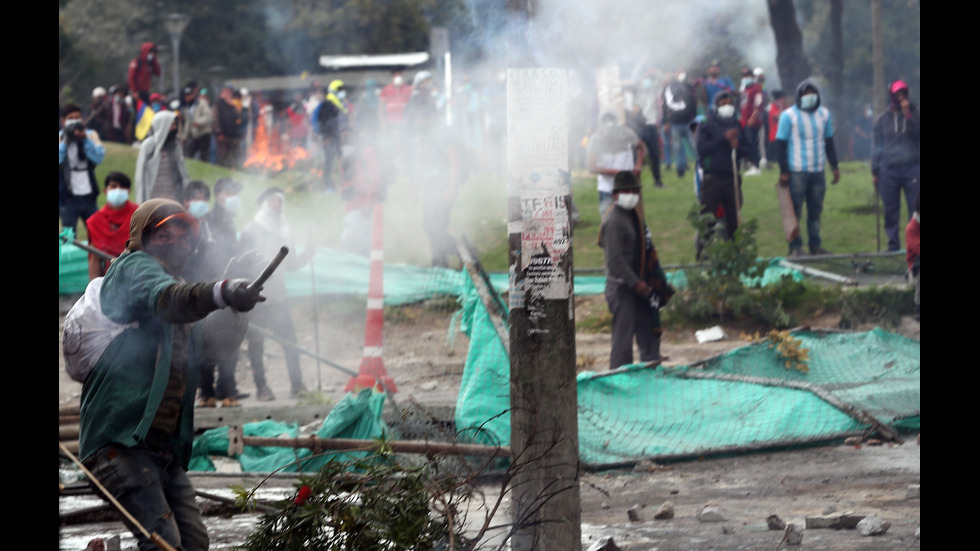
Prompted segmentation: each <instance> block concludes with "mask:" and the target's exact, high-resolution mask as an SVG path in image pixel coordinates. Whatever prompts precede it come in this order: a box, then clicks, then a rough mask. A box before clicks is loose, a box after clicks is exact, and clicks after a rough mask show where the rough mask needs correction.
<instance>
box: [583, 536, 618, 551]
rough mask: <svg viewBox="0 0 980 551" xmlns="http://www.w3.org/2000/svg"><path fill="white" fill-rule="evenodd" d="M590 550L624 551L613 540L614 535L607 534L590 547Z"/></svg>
mask: <svg viewBox="0 0 980 551" xmlns="http://www.w3.org/2000/svg"><path fill="white" fill-rule="evenodd" d="M588 551H622V549H620V548H619V546H618V545H616V542H615V541H613V538H612V536H606V537H604V538H602V539H601V540H599V541H597V542H595V544H594V545H593V546H592V547H590V548H589V549H588Z"/></svg>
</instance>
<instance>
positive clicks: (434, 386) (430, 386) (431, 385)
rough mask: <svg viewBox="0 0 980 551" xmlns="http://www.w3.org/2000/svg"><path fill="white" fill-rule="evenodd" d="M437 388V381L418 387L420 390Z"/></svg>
mask: <svg viewBox="0 0 980 551" xmlns="http://www.w3.org/2000/svg"><path fill="white" fill-rule="evenodd" d="M438 386H439V383H438V382H437V381H427V382H424V383H422V384H421V385H419V388H420V389H422V390H435V389H436V388H437V387H438Z"/></svg>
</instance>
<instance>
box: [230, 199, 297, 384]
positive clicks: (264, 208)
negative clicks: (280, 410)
mask: <svg viewBox="0 0 980 551" xmlns="http://www.w3.org/2000/svg"><path fill="white" fill-rule="evenodd" d="M258 203H259V212H257V213H256V214H255V218H254V219H253V220H252V221H251V222H249V223H248V225H246V226H245V228H244V229H243V230H242V236H241V248H242V250H243V251H247V252H248V251H254V253H256V254H255V256H256V257H257V258H259V259H263V264H264V262H268V261H269V260H270V259H272V258H273V257H275V255H276V254H277V253H278V252H279V249H280V248H282V247H288V248H289V250H290V251H295V249H296V247H295V237H294V236H293V231H292V228H290V225H289V222H288V221H287V219H286V195H285V193H283V190H282V189H280V188H278V187H270V188H268V189H266V190H265V191H263V192H262V193H261V194H259V197H258ZM314 252H315V249H314V247H313V245H312V243H308V244H307V246H306V248H305V250H304V251H303V252H301V253H298V254H297V253H293V252H291V253H290V254H289V255H288V256H287V257H286V259H285V260H284V261H283V265H282V269H283V270H284V271H294V270H298V269H300V268H302V267H303V266H305V265H306V264H307V263H308V262H309V261H310V260H312V258H313V253H314ZM253 268H255V269H256V273H255V276H258V274H259V273H260V271H261V269H262V265H258V266H254V267H253ZM266 289H267V291H268V292H267V294H268V297H269V301H268V302H266V303H264V304H262V305H261V306H260V307H259V308H256V309H255V311H254V312H252V314H251V321H252V323H253V325H255V326H257V327H259V328H261V329H264V330H266V331H268V332H271V333H273V334H274V335H276V336H277V337H279V339H281V344H282V348H283V354H284V355H285V356H286V371H287V373H288V374H289V381H290V385H291V392H290V395H291V396H293V397H296V396H299V395H300V394H302V393H304V392H306V385H304V384H303V372H302V371H301V370H300V362H299V352H298V351H297V350H296V332H295V331H294V329H293V321H292V318H291V316H290V313H289V304H288V303H287V302H286V283H285V280H284V278H283V273H282V272H276V273H274V274H273V275H272V277H271V278H269V280H268V282H266ZM264 351H265V335H264V334H263V333H262V332H261V331H259V330H250V331H249V332H248V358H249V362H250V363H251V364H252V376H253V377H254V379H255V388H256V389H258V390H257V396H256V398H257V399H258V400H260V401H272V400H275V398H276V397H275V394H274V393H273V392H272V389H271V388H269V386H268V384H267V382H266V378H265V362H264V360H263V354H264Z"/></svg>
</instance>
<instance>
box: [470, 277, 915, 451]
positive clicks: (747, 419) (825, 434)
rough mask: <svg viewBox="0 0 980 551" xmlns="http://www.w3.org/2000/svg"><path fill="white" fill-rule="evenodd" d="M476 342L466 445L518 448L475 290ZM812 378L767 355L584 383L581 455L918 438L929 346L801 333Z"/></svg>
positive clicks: (754, 351)
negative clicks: (884, 430)
mask: <svg viewBox="0 0 980 551" xmlns="http://www.w3.org/2000/svg"><path fill="white" fill-rule="evenodd" d="M463 292H464V301H463V303H464V309H463V316H462V317H463V320H462V326H463V327H464V331H466V332H467V334H468V335H470V339H471V348H470V356H469V357H468V358H467V362H466V366H465V370H464V373H463V382H462V385H461V391H460V395H459V399H458V401H457V404H456V419H455V421H456V429H457V431H460V435H461V439H465V440H468V441H471V442H475V443H483V444H500V445H509V443H510V425H509V423H508V421H509V417H508V415H507V411H508V409H509V407H510V387H509V380H510V379H509V369H510V366H509V360H508V358H507V356H506V354H504V353H503V346H502V345H501V344H500V341H499V338H498V337H497V335H496V333H495V330H494V328H493V325H492V322H491V321H490V319H489V317H488V315H487V313H486V310H485V309H484V308H483V304H482V302H481V301H480V300H479V299H478V298H477V297H476V292H475V289H474V288H473V287H472V286H470V285H465V284H464V289H463ZM791 336H792V337H793V338H795V339H798V340H799V341H800V346H801V348H806V349H807V351H808V354H809V360H808V362H807V363H808V367H809V372H803V371H799V370H796V369H788V368H787V367H786V365H785V362H786V359H785V358H784V357H782V355H781V354H780V353H779V352H778V351H777V350H776V349H775V348H770V347H769V346H768V344H767V343H765V342H763V343H756V344H752V345H747V346H745V347H742V348H738V349H735V350H732V351H730V352H728V353H726V354H722V355H720V356H717V357H715V358H713V359H712V360H710V361H707V362H703V363H701V364H699V366H698V367H691V366H679V367H674V368H662V367H661V368H656V369H650V368H643V367H642V366H641V365H639V364H637V365H633V366H627V367H625V368H623V369H620V370H616V371H613V372H602V373H593V372H586V373H581V374H580V375H579V376H578V379H577V387H578V403H579V408H578V411H579V414H578V424H579V427H578V428H579V446H580V449H579V452H580V459H581V461H582V462H583V463H584V464H586V465H593V466H596V465H599V466H601V465H604V464H615V463H622V462H628V461H635V460H638V459H640V458H644V457H658V456H660V457H662V456H672V457H675V456H688V455H703V454H709V453H719V452H723V451H731V450H738V449H754V448H760V447H776V446H785V445H791V444H802V443H807V442H816V441H821V440H828V439H831V438H836V437H839V436H843V435H846V434H848V433H854V432H856V431H861V430H865V429H867V428H869V427H870V426H871V423H872V422H880V423H882V424H884V425H890V426H891V427H893V428H897V429H903V428H904V429H908V428H913V427H914V428H917V427H918V420H919V365H920V359H919V343H918V341H915V340H913V339H908V338H905V337H902V336H901V335H896V334H892V333H889V332H887V331H884V330H881V329H878V328H876V329H874V330H872V331H869V332H864V333H819V332H812V331H798V332H794V333H792V334H791Z"/></svg>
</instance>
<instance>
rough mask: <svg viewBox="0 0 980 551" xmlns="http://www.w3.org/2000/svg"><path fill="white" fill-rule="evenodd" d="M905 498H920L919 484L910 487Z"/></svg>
mask: <svg viewBox="0 0 980 551" xmlns="http://www.w3.org/2000/svg"><path fill="white" fill-rule="evenodd" d="M905 499H919V485H918V484H912V485H910V486H909V489H908V490H906V491H905Z"/></svg>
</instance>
